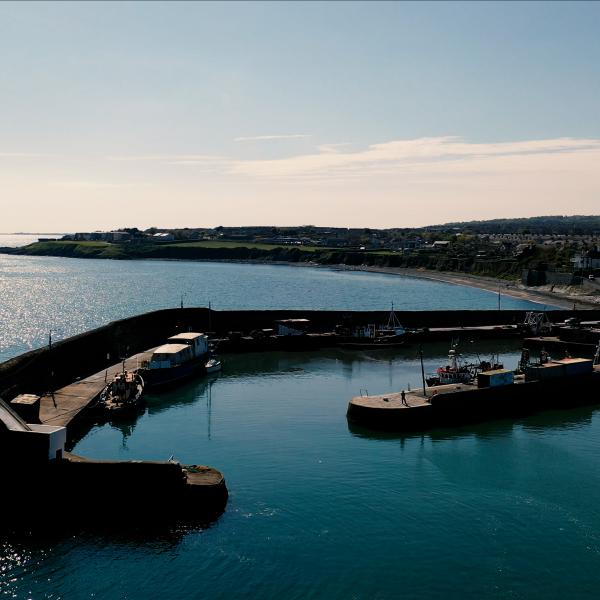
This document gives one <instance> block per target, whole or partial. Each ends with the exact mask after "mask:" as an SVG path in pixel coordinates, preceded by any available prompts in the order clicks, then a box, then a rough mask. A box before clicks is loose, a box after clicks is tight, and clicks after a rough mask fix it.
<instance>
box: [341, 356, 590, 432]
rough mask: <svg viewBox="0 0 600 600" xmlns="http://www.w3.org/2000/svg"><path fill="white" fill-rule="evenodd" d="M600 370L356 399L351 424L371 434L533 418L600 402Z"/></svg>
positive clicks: (350, 413)
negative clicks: (548, 411) (370, 430)
mask: <svg viewBox="0 0 600 600" xmlns="http://www.w3.org/2000/svg"><path fill="white" fill-rule="evenodd" d="M599 390H600V365H596V366H595V367H594V369H593V371H592V372H591V373H588V374H586V375H582V376H566V377H561V378H556V379H546V380H535V381H525V376H523V375H518V376H516V377H515V381H514V383H513V384H509V385H505V386H495V387H481V388H480V387H478V386H477V385H475V384H450V385H442V386H435V387H431V388H427V390H426V396H425V395H424V394H423V390H422V389H421V390H418V391H416V390H412V391H410V392H406V404H407V405H404V404H403V403H402V399H401V393H398V392H393V393H388V394H378V395H373V396H356V397H354V398H352V400H350V402H349V404H348V411H347V418H348V420H349V421H351V422H353V423H356V424H358V425H364V426H366V427H371V428H373V429H384V430H393V431H405V430H407V431H408V430H415V429H427V428H430V427H444V426H457V425H462V424H466V423H471V422H474V421H481V420H485V419H490V418H501V417H510V416H518V415H523V414H531V413H534V412H538V411H540V410H545V409H550V408H562V409H564V408H572V407H575V406H582V405H586V404H597V403H598V402H600V396H598V391H599Z"/></svg>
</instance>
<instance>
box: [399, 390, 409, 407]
mask: <svg viewBox="0 0 600 600" xmlns="http://www.w3.org/2000/svg"><path fill="white" fill-rule="evenodd" d="M400 398H401V400H402V404H404V406H408V404H407V403H406V392H405V391H404V390H402V391H401V392H400Z"/></svg>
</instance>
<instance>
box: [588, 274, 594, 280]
mask: <svg viewBox="0 0 600 600" xmlns="http://www.w3.org/2000/svg"><path fill="white" fill-rule="evenodd" d="M588 279H589V280H590V281H594V279H596V278H595V277H594V276H593V275H588Z"/></svg>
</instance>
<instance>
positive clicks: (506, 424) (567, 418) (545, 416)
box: [347, 405, 600, 442]
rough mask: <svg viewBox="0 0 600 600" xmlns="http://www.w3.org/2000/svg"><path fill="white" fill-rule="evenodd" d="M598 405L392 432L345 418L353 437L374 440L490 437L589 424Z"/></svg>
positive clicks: (569, 428)
mask: <svg viewBox="0 0 600 600" xmlns="http://www.w3.org/2000/svg"><path fill="white" fill-rule="evenodd" d="M598 411H600V407H599V406H598V405H596V406H585V407H577V408H574V409H569V410H548V411H543V412H541V413H537V414H535V415H530V416H527V417H523V418H515V419H496V420H492V421H486V422H483V423H471V424H466V425H462V426H457V427H439V428H433V429H428V430H426V431H412V432H411V431H406V432H393V431H381V430H374V429H369V428H368V427H363V426H361V425H358V424H356V423H353V422H352V421H347V424H348V431H349V432H350V433H351V434H352V435H353V436H355V437H357V438H361V439H368V440H374V441H389V440H393V441H398V440H400V441H404V440H409V439H423V438H426V439H428V440H431V441H432V442H443V441H446V440H456V439H462V438H470V437H473V438H477V439H492V438H500V437H509V436H511V435H512V434H513V433H514V432H515V431H517V430H524V431H528V432H544V431H548V430H573V429H580V428H582V427H585V426H589V425H591V424H592V419H593V417H594V414H595V413H597V412H598Z"/></svg>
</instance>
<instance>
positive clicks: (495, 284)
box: [3, 249, 600, 309]
mask: <svg viewBox="0 0 600 600" xmlns="http://www.w3.org/2000/svg"><path fill="white" fill-rule="evenodd" d="M3 250H4V249H3ZM7 254H9V255H12V256H15V255H17V256H37V257H39V256H48V257H54V258H75V259H82V260H90V259H94V258H95V259H96V260H115V259H110V258H101V257H86V258H84V257H79V256H63V257H60V256H56V255H29V254H20V253H18V252H10V253H7ZM117 260H150V261H163V260H164V261H174V262H207V263H232V264H255V265H273V266H278V265H279V266H292V267H305V268H306V267H315V268H320V269H332V270H335V271H358V272H366V273H380V274H383V275H396V276H403V277H413V278H417V279H428V280H430V281H437V282H441V283H448V284H450V285H460V286H464V287H471V288H477V289H481V290H485V291H488V292H491V293H494V294H497V293H498V291H500V294H501V296H510V297H511V298H517V299H519V300H528V301H530V302H534V303H536V304H540V305H544V307H546V306H547V307H549V308H552V307H554V308H560V309H577V308H578V309H593V308H600V297H598V299H597V301H595V300H590V299H588V298H590V297H589V296H587V297H585V296H584V297H581V296H579V295H576V294H573V293H569V291H568V289H565V292H564V293H557V292H556V291H551V290H549V289H535V290H534V289H532V288H529V287H526V286H524V285H523V284H521V283H518V282H517V281H507V280H505V279H497V278H494V277H486V276H484V275H471V274H468V273H457V272H453V271H432V270H427V269H414V268H409V267H378V266H366V265H357V266H353V265H346V264H343V263H341V264H330V265H326V264H320V263H316V262H312V261H306V262H304V261H285V260H279V261H278V260H263V259H252V258H246V259H234V258H222V259H221V258H212V259H211V258H202V259H194V258H159V257H152V258H130V259H117ZM541 287H542V286H541Z"/></svg>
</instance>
